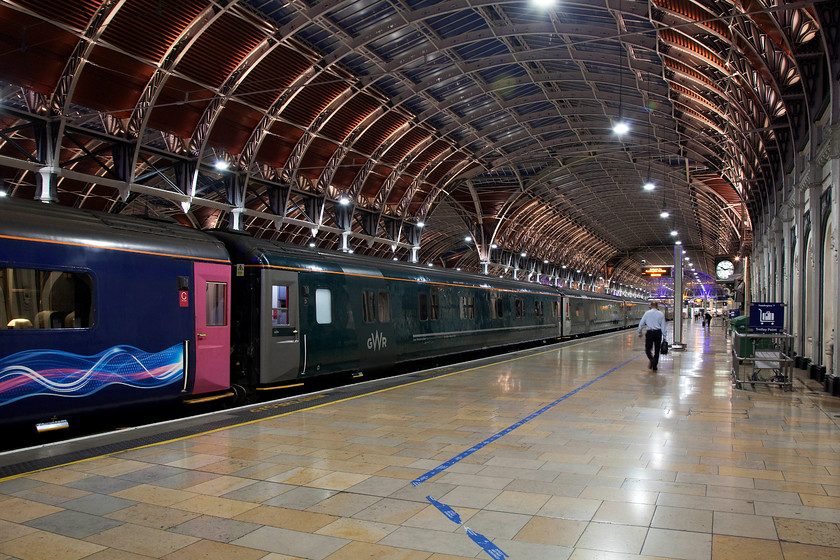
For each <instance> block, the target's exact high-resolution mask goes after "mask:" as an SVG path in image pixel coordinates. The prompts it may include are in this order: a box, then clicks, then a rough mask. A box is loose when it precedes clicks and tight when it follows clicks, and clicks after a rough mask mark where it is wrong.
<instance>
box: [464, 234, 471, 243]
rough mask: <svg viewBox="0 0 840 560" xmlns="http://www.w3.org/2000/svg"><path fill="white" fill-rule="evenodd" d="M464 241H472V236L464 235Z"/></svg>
mask: <svg viewBox="0 0 840 560" xmlns="http://www.w3.org/2000/svg"><path fill="white" fill-rule="evenodd" d="M464 241H466V242H467V243H469V242H470V241H472V237H471V236H469V235H468V236H466V237H465V238H464Z"/></svg>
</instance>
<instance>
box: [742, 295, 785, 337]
mask: <svg viewBox="0 0 840 560" xmlns="http://www.w3.org/2000/svg"><path fill="white" fill-rule="evenodd" d="M784 326H785V309H784V307H782V304H781V303H758V302H756V303H753V304H752V305H750V329H751V330H752V331H753V332H757V333H777V332H782V330H783V329H784Z"/></svg>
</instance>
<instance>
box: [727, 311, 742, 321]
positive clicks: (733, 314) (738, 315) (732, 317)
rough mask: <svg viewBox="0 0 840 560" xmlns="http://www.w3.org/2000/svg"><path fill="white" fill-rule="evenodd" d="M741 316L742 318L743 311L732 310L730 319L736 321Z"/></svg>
mask: <svg viewBox="0 0 840 560" xmlns="http://www.w3.org/2000/svg"><path fill="white" fill-rule="evenodd" d="M740 316H741V310H740V309H730V310H729V318H730V319H734V318H735V317H740Z"/></svg>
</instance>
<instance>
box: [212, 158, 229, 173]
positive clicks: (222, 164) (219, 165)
mask: <svg viewBox="0 0 840 560" xmlns="http://www.w3.org/2000/svg"><path fill="white" fill-rule="evenodd" d="M213 167H215V168H216V169H218V170H219V171H224V170H225V169H227V168H228V167H230V164H229V163H228V162H226V161H225V160H223V159H219V160H216V163H214V164H213Z"/></svg>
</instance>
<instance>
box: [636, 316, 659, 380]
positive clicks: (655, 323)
mask: <svg viewBox="0 0 840 560" xmlns="http://www.w3.org/2000/svg"><path fill="white" fill-rule="evenodd" d="M644 327H647V333H646V334H645V354H646V355H647V357H648V360H650V365H649V366H648V369H652V370H653V371H656V366H658V365H659V347H660V346H661V345H662V336H663V335H664V333H665V315H664V314H663V313H662V312H661V311H659V304H658V303H657V302H655V301H652V302H650V309H648V310H647V311H645V314H644V315H642V320H641V321H639V338H641V336H642V328H644Z"/></svg>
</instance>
